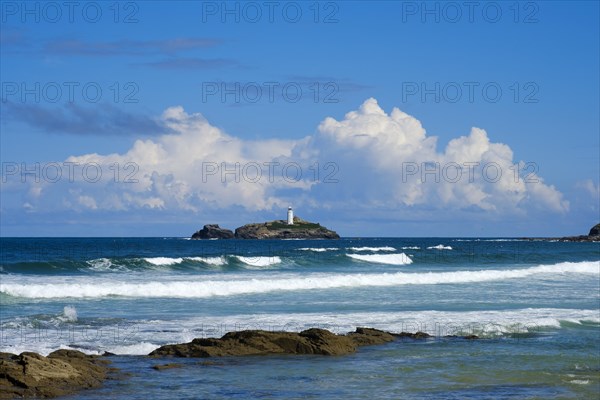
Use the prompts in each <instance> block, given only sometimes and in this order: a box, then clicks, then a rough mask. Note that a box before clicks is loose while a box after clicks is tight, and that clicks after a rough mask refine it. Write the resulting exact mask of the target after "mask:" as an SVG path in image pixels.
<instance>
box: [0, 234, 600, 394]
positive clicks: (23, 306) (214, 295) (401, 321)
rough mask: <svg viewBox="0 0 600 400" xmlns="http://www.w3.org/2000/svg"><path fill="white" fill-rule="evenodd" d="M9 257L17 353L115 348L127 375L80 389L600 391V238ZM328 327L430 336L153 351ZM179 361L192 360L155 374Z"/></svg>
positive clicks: (5, 282) (74, 250)
mask: <svg viewBox="0 0 600 400" xmlns="http://www.w3.org/2000/svg"><path fill="white" fill-rule="evenodd" d="M0 253H1V257H0V258H1V260H0V305H1V313H0V351H2V352H11V353H20V352H23V351H34V352H39V353H41V354H44V355H47V354H48V353H50V352H52V351H54V350H57V349H76V350H79V351H82V352H85V353H87V354H104V353H105V352H110V353H113V354H114V355H113V356H110V360H111V361H112V366H113V367H115V368H118V369H119V372H118V373H116V374H114V375H115V376H113V379H110V380H108V381H106V382H105V384H104V385H103V386H102V387H101V388H98V389H91V390H85V391H82V392H79V393H77V394H75V395H72V396H68V397H66V398H68V399H144V400H146V399H168V400H172V399H255V398H268V399H300V398H302V399H317V398H327V399H365V398H373V399H598V398H600V243H569V242H567V243H565V242H557V241H551V240H540V241H527V240H519V239H513V238H343V239H340V240H189V239H188V238H176V237H165V238H1V239H0ZM312 327H318V328H324V329H328V330H331V331H333V332H335V333H346V332H349V331H353V330H355V329H356V328H357V327H373V328H378V329H383V330H386V331H391V332H413V333H414V332H417V331H422V332H426V333H428V334H430V335H431V337H430V338H429V339H423V340H415V339H401V340H397V341H394V342H392V343H388V344H385V345H380V346H370V347H361V348H359V349H358V351H357V352H356V353H355V354H352V355H347V356H336V357H328V356H290V355H287V356H255V357H232V358H218V359H211V360H207V359H191V358H185V359H174V360H169V359H156V358H149V357H145V355H147V354H148V353H150V352H151V351H152V350H154V349H156V348H158V347H159V346H161V345H164V344H170V343H183V342H189V341H191V340H192V339H194V338H200V337H220V336H222V335H223V334H225V333H227V332H230V331H239V330H245V329H263V330H269V331H282V330H283V331H302V330H304V329H307V328H312ZM466 335H477V336H478V337H479V339H477V340H468V339H465V338H463V336H466ZM167 362H177V363H180V364H182V365H181V366H180V368H173V369H166V370H160V371H158V370H155V369H153V368H152V366H154V365H156V364H164V363H167Z"/></svg>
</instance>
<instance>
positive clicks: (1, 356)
mask: <svg viewBox="0 0 600 400" xmlns="http://www.w3.org/2000/svg"><path fill="white" fill-rule="evenodd" d="M109 363H110V362H109V361H107V360H104V359H102V358H101V357H99V356H88V355H86V354H84V353H81V352H79V351H75V350H57V351H55V352H53V353H50V354H49V355H48V356H47V357H44V356H41V355H39V354H37V353H31V352H23V353H21V354H19V355H16V354H10V353H0V398H1V399H13V398H22V397H26V398H49V397H57V396H63V395H67V394H71V393H74V392H77V391H79V390H83V389H91V388H96V387H100V386H101V385H102V383H103V381H104V380H105V379H106V378H107V375H108V373H109V372H110V370H111V369H110V368H109V367H108V364H109Z"/></svg>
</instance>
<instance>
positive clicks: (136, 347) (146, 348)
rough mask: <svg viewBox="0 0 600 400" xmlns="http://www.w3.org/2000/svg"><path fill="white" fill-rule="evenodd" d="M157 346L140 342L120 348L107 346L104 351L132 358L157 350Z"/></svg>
mask: <svg viewBox="0 0 600 400" xmlns="http://www.w3.org/2000/svg"><path fill="white" fill-rule="evenodd" d="M159 347H160V345H159V344H154V343H150V342H140V343H135V344H129V345H120V346H109V347H107V348H106V351H108V352H110V353H113V354H119V355H132V356H142V355H147V354H148V353H150V352H152V351H153V350H156V349H157V348H159Z"/></svg>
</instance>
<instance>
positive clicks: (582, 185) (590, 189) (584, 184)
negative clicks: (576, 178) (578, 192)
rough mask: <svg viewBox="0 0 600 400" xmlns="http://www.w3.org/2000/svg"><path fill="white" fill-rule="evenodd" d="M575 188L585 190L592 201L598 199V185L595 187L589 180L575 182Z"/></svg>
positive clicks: (599, 195)
mask: <svg viewBox="0 0 600 400" xmlns="http://www.w3.org/2000/svg"><path fill="white" fill-rule="evenodd" d="M575 187H577V188H579V189H583V190H585V191H586V192H587V193H588V194H589V195H590V196H592V198H594V199H598V198H600V183H599V184H598V185H595V184H594V182H593V181H592V180H591V179H586V180H585V181H581V182H577V184H576V185H575Z"/></svg>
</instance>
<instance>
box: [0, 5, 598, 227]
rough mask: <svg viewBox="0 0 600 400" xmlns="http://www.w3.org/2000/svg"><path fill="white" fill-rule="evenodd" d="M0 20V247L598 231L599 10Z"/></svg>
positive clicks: (243, 8)
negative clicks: (81, 240)
mask: <svg viewBox="0 0 600 400" xmlns="http://www.w3.org/2000/svg"><path fill="white" fill-rule="evenodd" d="M271 4H272V5H271ZM1 7H2V8H1V11H2V15H1V40H2V41H1V53H0V55H1V61H0V68H1V81H2V102H1V122H0V128H1V136H0V140H1V146H0V147H1V148H0V156H1V159H2V183H1V189H2V190H1V195H0V200H1V204H0V216H1V225H0V226H1V228H2V229H1V230H2V232H1V235H2V236H112V235H114V236H187V235H189V234H191V233H192V232H193V231H195V230H196V229H199V228H201V227H202V225H203V224H205V223H220V224H221V225H222V226H226V227H229V228H234V227H236V226H239V225H241V224H244V223H247V222H252V221H261V220H271V219H276V218H284V217H285V210H286V209H287V206H288V205H290V204H291V205H293V206H294V208H295V209H296V213H297V214H298V215H300V216H302V217H304V218H306V219H311V220H316V221H320V222H321V223H323V224H325V225H327V226H329V227H331V228H333V229H337V230H338V231H339V232H340V233H341V234H342V235H344V236H521V235H563V234H564V235H567V234H581V233H585V232H586V231H587V230H588V229H589V227H590V226H592V225H594V224H595V223H597V222H598V221H599V220H600V205H599V202H600V192H599V179H600V160H599V153H600V139H599V137H600V135H599V114H598V110H599V109H600V104H599V102H600V100H599V97H600V83H599V73H598V71H600V65H599V58H600V57H599V48H600V46H599V37H600V32H599V13H600V11H599V7H598V3H597V2H518V3H517V2H509V3H504V2H476V3H473V6H472V8H469V7H470V6H468V5H465V3H462V2H450V3H448V2H428V3H423V2H412V1H408V2H402V1H399V2H391V1H390V2H360V1H353V2H316V3H315V2H275V3H268V2H229V3H222V2H191V1H189V2H160V1H152V2H150V1H149V2H144V1H136V2H120V3H113V2H106V3H105V2H79V3H78V4H77V5H76V6H74V8H73V9H69V8H68V6H65V5H64V4H63V3H61V2H49V3H48V2H28V3H22V2H11V1H5V2H2V6H1ZM270 7H273V8H270ZM258 90H260V92H259V91H258ZM396 109H397V110H396ZM69 168H72V170H69ZM269 168H271V169H269ZM428 168H429V169H428ZM458 168H459V169H460V173H461V176H460V179H458V176H457V175H456V174H457V173H458V171H459V169H458ZM259 169H260V171H259ZM26 170H30V172H29V173H27V172H26ZM228 171H229V172H228ZM427 171H428V172H429V173H426V172H427ZM69 172H71V175H69ZM98 172H100V173H101V176H100V177H98V179H97V180H96V175H97V173H98ZM317 172H318V173H317ZM470 172H471V173H472V174H473V175H472V177H471V176H470V175H469V173H470ZM498 172H499V173H500V176H497V175H498ZM59 173H60V177H59V176H58V175H57V174H59ZM36 178H38V179H37V180H38V181H37V182H36ZM470 178H472V179H470Z"/></svg>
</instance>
